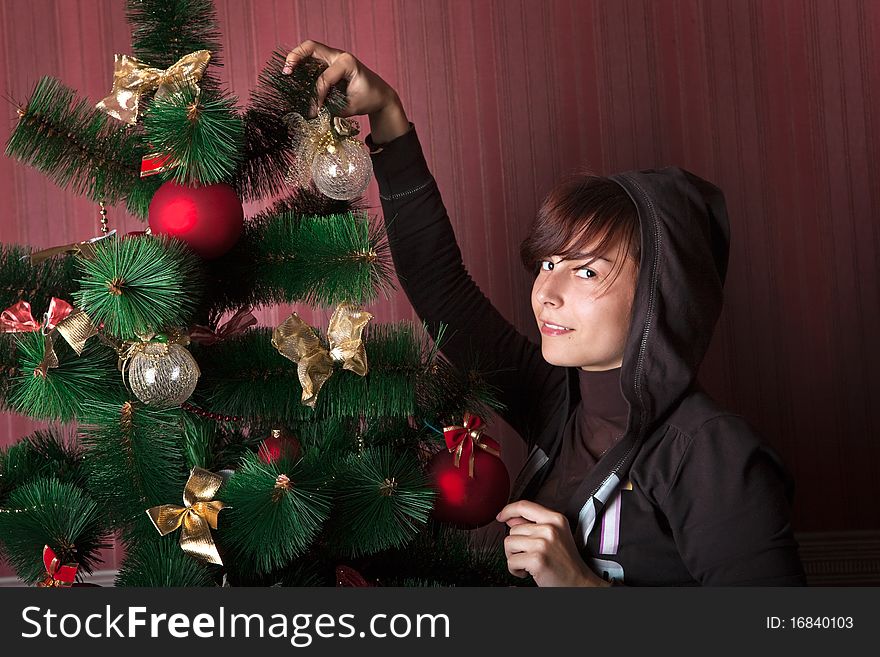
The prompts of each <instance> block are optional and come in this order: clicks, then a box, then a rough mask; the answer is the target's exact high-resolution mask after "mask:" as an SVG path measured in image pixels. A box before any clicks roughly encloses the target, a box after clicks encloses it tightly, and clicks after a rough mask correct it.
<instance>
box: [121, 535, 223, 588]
mask: <svg viewBox="0 0 880 657" xmlns="http://www.w3.org/2000/svg"><path fill="white" fill-rule="evenodd" d="M154 534H155V537H154V538H149V539H140V540H137V541H129V542H127V543H126V545H125V561H123V563H122V566H121V567H120V569H119V574H118V575H117V576H116V586H141V587H144V586H146V587H163V588H165V587H169V588H171V587H181V586H216V584H215V582H214V578H213V576H212V574H211V571H210V569H209V568H208V566H206V565H205V564H203V563H201V562H199V561H198V560H196V559H193V558H192V557H191V556H189V555H188V554H187V553H186V552H184V551H183V550H181V549H180V543H178V542H177V541H173V540H170V538H169V537H168V536H165V537H162V536H159V534H158V533H156V532H155V531H154Z"/></svg>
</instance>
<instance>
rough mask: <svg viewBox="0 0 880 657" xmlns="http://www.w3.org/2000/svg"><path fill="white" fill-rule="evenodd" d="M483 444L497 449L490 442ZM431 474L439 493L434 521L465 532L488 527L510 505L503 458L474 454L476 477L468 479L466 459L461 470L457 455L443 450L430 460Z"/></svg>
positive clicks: (508, 479) (508, 477) (490, 440)
mask: <svg viewBox="0 0 880 657" xmlns="http://www.w3.org/2000/svg"><path fill="white" fill-rule="evenodd" d="M483 442H485V443H487V444H490V445H491V446H492V447H496V445H497V444H496V443H495V441H494V440H492V439H491V438H486V437H484V438H483ZM428 473H429V475H430V477H431V481H432V482H433V485H434V489H435V490H436V491H437V499H436V501H435V502H434V518H436V519H437V520H439V521H440V522H446V523H449V524H451V525H455V526H456V527H460V528H462V529H473V528H475V527H482V526H483V525H488V524H489V523H490V522H492V521H493V520H495V516H496V515H498V512H499V511H501V509H503V508H504V505H505V504H507V498H508V495H509V494H510V476H509V475H508V474H507V468H506V467H505V466H504V463H503V462H502V461H501V459H500V458H498V457H497V456H495V455H494V454H489V453H488V452H485V451H483V450H481V449H476V450H475V452H474V476H473V477H470V476H468V463H467V459H465V458H462V459H461V462H460V463H459V464H458V467H456V465H455V455H454V454H450V453H449V452H448V451H446V450H443V451H442V452H438V453H437V454H435V455H434V456H432V457H431V460H430V462H429V463H428Z"/></svg>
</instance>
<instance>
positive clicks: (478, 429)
mask: <svg viewBox="0 0 880 657" xmlns="http://www.w3.org/2000/svg"><path fill="white" fill-rule="evenodd" d="M485 428H486V427H485V426H483V419H482V418H481V417H480V416H479V415H471V414H470V413H465V414H464V426H461V427H460V426H452V427H443V438H445V439H446V448H447V449H448V450H449V451H450V452H455V467H456V468H457V467H459V464H460V463H461V459H462V457H464V458H466V459H467V461H468V476H469V477H473V476H474V455H475V448H479V449H481V450H483V451H484V452H489V454H492V455H493V456H499V457H500V456H501V451H500V448H499V445H498V443H496V442H495V441H494V440H492V439H491V438H489V436H483V431H484V430H485ZM483 441H486V442H483Z"/></svg>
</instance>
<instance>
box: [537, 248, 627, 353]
mask: <svg viewBox="0 0 880 657" xmlns="http://www.w3.org/2000/svg"><path fill="white" fill-rule="evenodd" d="M615 258H623V259H624V260H625V262H624V263H623V265H622V267H621V270H620V272H619V273H618V274H617V277H616V278H615V279H614V281H613V282H612V283H611V284H610V285H608V284H607V280H608V278H609V276H610V274H611V273H612V270H613V268H614V260H615ZM637 272H638V267H637V265H636V263H635V261H634V260H633V259H632V258H631V257H628V256H627V255H626V251H625V250H624V249H612V253H608V254H604V255H603V256H600V257H593V256H583V257H580V259H578V258H577V257H574V256H573V257H571V258H570V259H568V260H562V259H561V258H560V257H559V256H549V257H547V258H545V259H544V260H542V261H541V263H540V270H539V271H538V276H537V278H536V279H535V283H534V285H533V286H532V310H533V311H534V313H535V319H536V321H537V322H538V329H539V330H540V331H541V352H542V354H543V356H544V360H546V361H547V362H548V363H550V364H551V365H561V366H565V367H580V368H581V369H584V370H595V371H602V370H610V369H613V368H615V367H620V366H621V364H622V363H623V351H624V347H625V345H626V337H627V333H628V332H629V324H630V317H631V313H632V303H633V297H634V296H635V288H636V279H637Z"/></svg>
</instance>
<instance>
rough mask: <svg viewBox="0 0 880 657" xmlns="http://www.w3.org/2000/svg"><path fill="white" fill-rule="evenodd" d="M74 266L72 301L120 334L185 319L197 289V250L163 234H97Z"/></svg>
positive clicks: (195, 300) (196, 299)
mask: <svg viewBox="0 0 880 657" xmlns="http://www.w3.org/2000/svg"><path fill="white" fill-rule="evenodd" d="M79 267H80V271H81V275H82V278H81V279H80V281H79V283H80V287H81V290H80V292H79V295H78V299H77V302H78V303H77V305H78V306H79V307H81V308H82V309H83V310H85V311H86V312H87V313H88V314H89V317H91V318H92V321H93V322H95V323H96V324H99V323H101V322H103V323H104V330H105V331H107V332H108V333H110V334H112V335H114V336H116V337H118V338H121V339H124V340H131V339H134V338H136V337H137V336H139V335H143V334H148V333H154V332H161V331H163V330H167V329H168V328H171V327H174V326H186V325H188V324H189V321H190V319H191V318H192V316H193V313H194V312H195V309H196V308H197V306H198V303H199V299H200V297H201V294H202V289H203V278H202V270H201V261H200V259H199V258H198V256H196V255H195V254H194V253H193V252H192V251H191V250H190V249H189V247H187V246H186V244H184V243H183V242H181V241H179V240H174V239H170V238H167V237H159V236H152V235H144V236H137V237H127V238H125V239H111V240H103V241H101V242H100V243H98V245H97V248H96V249H95V258H94V259H85V258H79Z"/></svg>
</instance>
